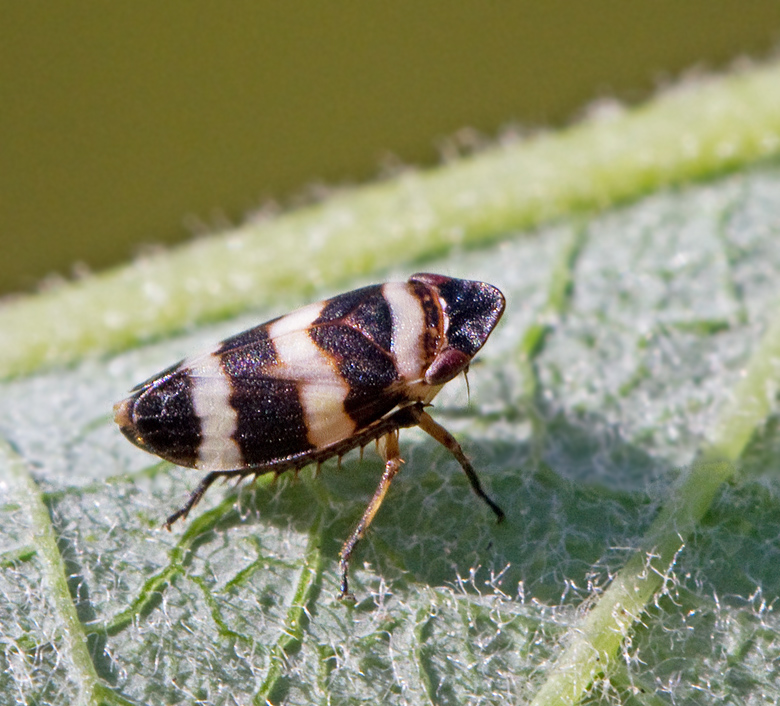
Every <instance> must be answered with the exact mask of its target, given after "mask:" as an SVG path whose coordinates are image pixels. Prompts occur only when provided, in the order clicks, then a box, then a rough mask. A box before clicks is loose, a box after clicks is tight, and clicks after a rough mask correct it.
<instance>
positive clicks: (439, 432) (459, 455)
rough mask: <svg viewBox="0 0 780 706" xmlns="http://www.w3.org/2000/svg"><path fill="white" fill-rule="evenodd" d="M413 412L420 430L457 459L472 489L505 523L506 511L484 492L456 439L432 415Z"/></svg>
mask: <svg viewBox="0 0 780 706" xmlns="http://www.w3.org/2000/svg"><path fill="white" fill-rule="evenodd" d="M411 410H412V411H413V413H414V416H415V418H416V419H417V425H418V426H419V427H420V429H422V430H423V431H424V432H425V433H426V434H430V435H431V436H432V437H433V438H434V439H436V441H438V442H439V443H440V444H441V445H442V446H444V448H446V449H447V451H449V452H450V453H451V454H452V455H453V456H454V457H455V458H456V459H457V461H458V463H460V466H461V468H462V469H463V471H464V472H465V473H466V477H467V478H468V479H469V483H471V487H472V488H473V490H474V492H475V493H476V494H477V495H478V496H479V497H480V498H482V500H484V501H485V502H486V503H487V505H488V507H489V508H490V509H491V510H492V511H493V512H494V513H495V514H496V517H497V518H498V521H499V522H501V521H503V519H504V517H505V515H504V511H503V510H502V509H501V508H500V507H499V506H498V505H497V504H496V503H495V502H493V500H491V499H490V497H489V496H488V494H487V493H486V492H485V491H484V490H482V484H481V483H480V482H479V477H478V476H477V472H476V471H475V470H474V466H472V465H471V463H469V460H468V459H467V458H466V455H465V454H464V453H463V449H462V448H461V447H460V444H459V443H458V442H457V441H456V440H455V437H454V436H453V435H452V434H450V433H449V432H448V431H447V430H446V429H445V428H444V427H443V426H441V424H438V423H437V422H435V421H434V420H433V417H431V415H430V414H428V413H427V412H425V411H424V410H423V409H422V408H420V407H412V408H411Z"/></svg>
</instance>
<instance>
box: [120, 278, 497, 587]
mask: <svg viewBox="0 0 780 706" xmlns="http://www.w3.org/2000/svg"><path fill="white" fill-rule="evenodd" d="M503 311H504V297H503V295H502V294H501V292H500V291H499V290H498V289H496V288H495V287H493V286H491V285H489V284H485V283H483V282H473V281H469V280H459V279H453V278H450V277H444V276H442V275H435V274H416V275H413V276H412V277H410V278H409V280H408V281H407V282H403V283H401V282H390V283H387V284H381V285H374V286H370V287H364V288H362V289H356V290H355V291H352V292H347V293H346V294H341V295H339V296H337V297H334V298H333V299H328V300H326V301H323V302H319V303H316V304H311V305H309V306H306V307H303V308H302V309H299V310H297V311H295V312H293V313H291V314H288V315H286V316H282V317H280V318H278V319H274V320H272V321H269V322H268V323H266V324H262V325H261V326H257V327H256V328H253V329H250V330H248V331H245V332H243V333H240V334H238V335H236V336H233V337H232V338H228V339H227V340H225V341H222V343H220V344H218V345H217V346H216V347H215V348H214V349H213V350H211V351H209V352H206V353H203V354H201V355H196V356H194V357H192V358H188V359H186V360H183V361H182V362H180V363H178V364H176V365H174V366H172V367H171V368H168V369H167V370H165V371H163V372H162V373H160V374H159V375H156V376H154V377H153V378H150V379H149V380H147V381H146V382H144V383H141V384H140V385H138V386H137V387H136V388H135V389H134V390H133V391H132V394H131V396H130V397H128V398H127V399H126V400H124V401H123V402H120V403H119V404H117V405H116V406H115V419H116V422H117V424H118V425H119V427H120V429H121V431H122V433H123V434H124V435H125V436H126V437H127V438H128V439H129V440H130V441H132V442H133V443H134V444H136V445H137V446H139V447H140V448H142V449H144V450H145V451H149V452H151V453H154V454H157V455H158V456H161V457H162V458H164V459H167V460H168V461H172V462H173V463H176V464H179V465H181V466H188V467H191V468H197V469H198V470H202V471H208V474H207V475H206V476H205V477H204V478H203V480H202V481H201V483H200V485H198V487H197V488H196V490H195V491H194V492H193V493H192V494H191V495H190V497H189V499H188V500H187V502H186V504H185V505H184V507H182V508H181V509H180V510H178V511H177V512H175V513H174V514H173V515H171V516H170V517H169V518H168V519H167V521H166V523H165V525H166V527H168V529H170V527H171V525H172V524H173V523H174V522H175V521H176V520H178V519H179V518H183V517H186V516H187V514H188V513H189V512H190V510H192V508H193V507H194V506H195V505H196V504H197V503H198V501H199V500H200V499H201V497H202V496H203V494H204V493H205V492H206V490H208V488H209V486H210V485H211V484H212V483H213V482H214V481H215V480H217V479H218V478H220V477H225V478H228V477H237V478H243V477H245V476H252V475H254V476H258V475H261V474H264V473H269V472H274V473H276V474H277V475H278V474H279V473H281V472H282V471H285V470H288V469H296V470H297V469H300V468H303V467H304V466H306V465H309V464H310V463H317V464H319V463H321V462H323V461H325V460H326V459H329V458H332V457H334V456H338V457H341V456H342V455H343V454H345V453H346V452H347V451H350V450H351V449H354V448H357V447H361V448H362V447H363V446H365V445H366V444H368V443H369V442H371V441H374V440H377V441H378V442H379V446H380V449H381V451H382V455H383V457H384V460H385V472H384V474H383V476H382V480H381V481H380V483H379V487H378V488H377V490H376V493H375V494H374V497H373V498H372V500H371V502H370V503H369V505H368V507H367V508H366V510H365V512H364V514H363V517H362V518H361V520H360V522H359V523H358V525H357V527H356V528H355V530H354V531H353V533H352V534H351V536H350V537H349V539H348V540H347V541H346V543H345V544H344V547H343V548H342V551H341V562H340V570H341V597H344V596H347V595H349V593H348V584H347V567H348V563H349V558H350V556H351V554H352V551H353V549H354V547H355V545H356V544H357V542H358V541H359V540H360V539H361V538H362V537H363V536H364V534H365V532H366V530H367V529H368V526H369V525H370V524H371V521H372V519H373V518H374V515H375V514H376V512H377V510H378V509H379V506H380V505H381V503H382V500H383V498H384V496H385V494H386V492H387V490H388V488H389V486H390V483H391V481H392V479H393V477H394V476H395V474H396V473H397V472H398V470H399V469H400V464H401V463H402V461H401V457H400V452H399V448H398V431H399V429H402V428H405V427H411V426H419V427H420V428H421V429H423V431H425V432H427V433H428V434H430V435H431V436H432V437H433V438H434V439H436V440H437V441H438V442H439V443H441V444H443V445H444V446H445V447H446V448H447V449H448V450H449V451H450V452H451V453H452V454H453V455H454V456H455V458H456V459H457V460H458V462H459V463H460V465H461V467H462V468H463V470H464V471H465V473H466V475H467V476H468V479H469V482H470V483H471V487H472V488H473V489H474V492H475V493H476V494H477V495H478V496H479V497H480V498H482V499H483V500H484V501H485V502H486V503H487V504H488V505H489V506H490V508H491V509H492V510H493V512H494V513H495V514H496V515H497V516H498V518H499V520H501V519H503V516H504V513H503V512H502V511H501V509H500V508H499V507H498V505H496V504H495V503H494V502H493V501H492V500H491V499H490V498H489V497H488V496H487V495H486V494H485V492H484V491H483V490H482V487H481V485H480V482H479V479H478V478H477V475H476V472H475V471H474V469H473V467H472V466H471V464H470V463H469V461H468V460H467V459H466V457H465V456H464V454H463V451H462V450H461V447H460V445H459V444H458V442H457V441H456V440H455V439H454V438H453V436H452V435H451V434H450V433H449V432H448V431H446V430H445V429H444V428H443V427H441V426H440V425H439V424H437V423H436V422H435V421H434V420H433V419H432V418H431V416H430V415H429V414H428V413H427V412H426V411H425V407H426V406H427V405H429V404H430V402H431V400H432V399H433V398H434V397H435V396H436V394H437V393H438V392H439V390H440V389H441V388H442V386H443V385H444V384H445V383H447V382H449V381H450V380H452V379H453V378H455V377H456V376H457V375H458V374H460V373H461V372H465V371H466V370H467V369H468V366H469V363H470V362H471V359H472V358H473V357H474V355H475V354H476V353H477V351H478V350H479V349H480V348H481V347H482V345H483V344H484V343H485V341H486V340H487V338H488V336H489V335H490V332H491V331H492V330H493V328H494V327H495V325H496V324H497V323H498V320H499V319H500V318H501V315H502V313H503Z"/></svg>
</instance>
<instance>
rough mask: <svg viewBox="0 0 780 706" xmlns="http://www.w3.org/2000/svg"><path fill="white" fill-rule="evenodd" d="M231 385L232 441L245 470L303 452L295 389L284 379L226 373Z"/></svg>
mask: <svg viewBox="0 0 780 706" xmlns="http://www.w3.org/2000/svg"><path fill="white" fill-rule="evenodd" d="M226 372H227V373H228V377H229V379H230V382H231V386H232V393H231V395H230V405H231V407H233V409H234V410H235V411H236V413H237V415H238V420H237V425H236V431H235V433H234V434H233V438H234V439H235V441H236V442H237V443H238V446H239V448H240V449H241V453H242V454H243V457H244V464H245V466H246V467H252V466H260V465H264V464H267V463H269V462H272V461H275V460H278V459H285V458H288V457H292V456H296V455H299V454H302V453H304V454H305V453H307V452H309V451H310V450H311V449H312V446H311V444H310V443H309V440H308V437H307V431H306V422H305V420H304V416H303V409H302V407H301V403H300V399H299V397H298V386H297V385H296V384H295V383H294V382H290V381H288V380H275V379H273V378H266V377H249V376H246V375H244V376H242V377H240V378H234V377H232V376H231V373H230V371H228V370H226Z"/></svg>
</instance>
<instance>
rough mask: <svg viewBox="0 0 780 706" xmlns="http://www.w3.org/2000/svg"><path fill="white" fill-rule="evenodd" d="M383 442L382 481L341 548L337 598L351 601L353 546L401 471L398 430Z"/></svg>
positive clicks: (366, 527)
mask: <svg viewBox="0 0 780 706" xmlns="http://www.w3.org/2000/svg"><path fill="white" fill-rule="evenodd" d="M382 441H383V442H384V448H383V453H382V455H383V457H384V459H385V472H384V473H383V474H382V479H381V480H380V481H379V485H378V486H377V489H376V492H375V493H374V497H373V498H371V502H370V503H368V507H367V508H366V509H365V512H363V517H361V518H360V522H358V523H357V526H356V527H355V529H354V530H353V531H352V534H351V535H350V536H349V539H347V541H346V542H344V546H343V547H342V548H341V560H340V561H339V569H340V570H341V593H340V594H339V598H348V599H353V596H352V594H351V593H350V592H349V584H348V582H347V574H348V572H349V559H350V557H351V556H352V552H353V550H354V549H355V545H356V544H357V543H358V542H359V541H360V540H361V539H363V537H365V535H366V530H368V527H369V525H370V524H371V521H372V520H373V519H374V516H375V515H376V513H377V511H378V510H379V506H380V505H381V504H382V501H383V500H384V499H385V495H386V494H387V491H388V489H389V488H390V483H391V482H392V480H393V478H395V475H396V473H398V471H400V470H401V464H402V463H403V460H402V459H401V452H400V449H399V448H398V430H395V431H392V432H390V433H389V434H387V435H386V436H384V437H382Z"/></svg>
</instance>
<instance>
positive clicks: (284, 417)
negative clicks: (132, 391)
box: [135, 286, 405, 471]
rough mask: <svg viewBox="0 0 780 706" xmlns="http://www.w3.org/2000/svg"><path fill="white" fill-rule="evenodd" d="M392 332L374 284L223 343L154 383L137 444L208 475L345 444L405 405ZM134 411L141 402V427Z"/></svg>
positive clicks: (383, 301)
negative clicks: (196, 422) (147, 424)
mask: <svg viewBox="0 0 780 706" xmlns="http://www.w3.org/2000/svg"><path fill="white" fill-rule="evenodd" d="M392 334H393V324H392V313H391V310H390V306H389V305H388V303H387V300H386V299H385V297H384V296H383V293H382V287H381V286H373V287H366V288H364V289H359V290H356V291H354V292H349V293H347V294H344V295H341V296H339V297H336V298H335V299H332V300H329V301H325V302H319V303H317V304H313V305H310V306H307V307H304V308H303V309H299V310H298V311H295V312H293V313H291V314H289V315H287V316H284V317H281V318H279V319H276V320H274V321H271V322H269V323H267V324H263V325H262V326H258V327H256V328H254V329H250V330H248V331H245V332H243V333H241V334H238V335H237V336H234V337H232V338H229V339H227V340H225V341H223V342H222V343H221V344H220V345H219V346H218V347H217V349H216V350H214V351H213V352H210V353H206V354H202V355H199V356H196V357H194V358H191V359H189V360H185V361H184V362H183V363H181V365H180V366H179V367H178V368H177V369H176V370H175V371H173V372H172V373H171V374H170V375H169V376H168V377H167V378H166V379H165V380H162V381H161V380H159V378H158V380H157V383H156V384H154V383H153V384H152V387H153V388H154V390H155V394H154V395H151V396H150V401H151V397H154V398H156V401H155V404H154V409H153V410H151V414H148V415H143V416H145V417H148V418H150V424H151V425H152V426H154V429H147V430H143V429H141V432H142V434H141V435H142V436H143V439H144V444H143V446H144V448H147V450H150V451H153V452H154V453H157V454H158V455H162V456H164V457H165V458H168V459H169V460H172V461H174V462H175V463H179V464H182V465H188V466H193V467H196V468H199V469H202V470H209V471H213V470H238V469H242V468H250V467H262V466H263V465H266V464H270V463H273V462H275V461H279V460H281V459H285V458H291V457H299V456H305V455H306V454H307V453H311V452H313V451H317V450H320V449H323V448H325V447H327V446H329V445H331V444H334V443H338V442H340V441H343V440H344V439H347V438H349V437H351V436H352V435H353V434H354V433H355V432H356V431H358V430H360V429H362V428H365V427H366V426H369V425H370V424H371V423H372V422H374V421H376V420H378V419H380V418H381V417H382V416H383V415H385V414H387V413H388V412H389V411H391V410H392V409H393V408H394V407H396V406H397V405H398V404H399V403H400V402H402V401H403V400H404V398H405V394H404V389H405V388H404V384H403V382H402V381H401V380H400V378H399V374H398V368H397V365H396V362H395V356H394V354H393V353H392V351H391V348H392ZM162 398H168V404H167V405H166V406H165V407H166V408H165V410H161V409H160V403H159V402H160V399H162ZM142 408H143V405H142V404H140V401H139V403H137V404H136V409H135V412H136V425H137V426H138V427H139V428H141V427H143V423H142V420H141V419H139V413H141V412H143V409H142ZM161 412H162V414H161ZM153 416H156V417H157V419H156V420H153V419H151V417H153ZM160 417H162V418H164V419H165V420H166V421H165V423H161V422H160ZM193 419H195V420H199V422H200V428H199V429H194V428H193V424H192V420H193ZM182 430H187V431H186V434H185V435H184V436H182V438H180V439H177V438H175V437H176V436H177V435H179V434H181V431H182ZM150 432H151V433H150Z"/></svg>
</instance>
